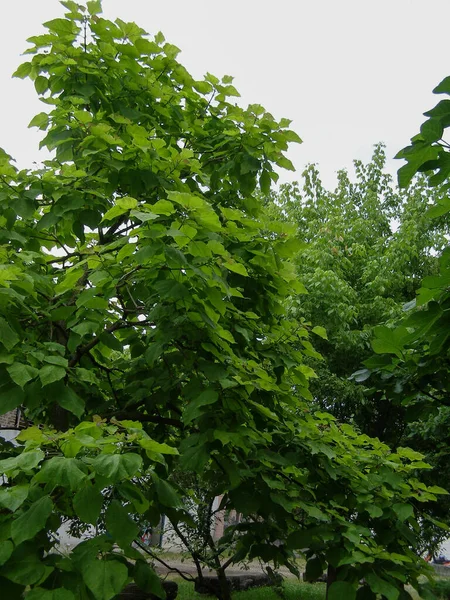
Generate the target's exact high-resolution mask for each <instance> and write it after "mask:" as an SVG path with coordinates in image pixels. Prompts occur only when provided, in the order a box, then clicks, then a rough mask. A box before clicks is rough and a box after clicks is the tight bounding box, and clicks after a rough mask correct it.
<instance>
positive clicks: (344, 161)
mask: <svg viewBox="0 0 450 600" xmlns="http://www.w3.org/2000/svg"><path fill="white" fill-rule="evenodd" d="M103 7H104V13H105V16H106V18H109V19H114V18H116V17H120V18H121V19H123V20H125V21H135V22H136V23H138V25H140V26H141V27H143V28H144V29H146V30H147V31H148V32H149V33H152V34H154V33H156V32H158V31H160V30H161V31H162V32H163V33H164V35H165V37H166V39H167V40H168V41H170V42H171V43H173V44H175V45H176V46H178V47H179V48H181V50H182V53H181V55H180V56H179V60H180V61H181V62H182V63H183V64H184V66H185V67H186V68H187V69H188V70H189V71H190V72H191V73H192V74H193V75H194V76H195V77H197V78H199V77H201V76H202V75H203V74H204V73H206V72H207V71H209V72H211V73H213V74H215V75H217V76H222V75H225V74H227V75H233V76H234V77H235V81H234V84H235V86H236V88H237V89H238V90H239V91H240V93H241V96H242V97H241V98H240V99H239V100H238V101H239V103H241V104H243V105H247V104H249V103H259V104H262V105H263V106H264V107H265V108H266V109H267V110H269V111H270V112H271V113H272V114H273V115H274V116H275V117H276V118H281V117H288V118H290V119H293V124H292V128H293V129H295V131H297V133H298V134H299V135H300V137H301V138H302V139H303V140H304V143H303V144H302V145H301V146H298V145H296V144H293V145H292V146H291V151H290V153H289V157H290V159H291V160H292V161H293V163H294V165H295V166H296V169H297V174H294V175H292V174H290V173H288V172H286V173H285V175H283V177H282V178H283V179H284V180H291V179H293V178H295V177H299V176H300V173H301V171H302V169H303V167H304V166H305V165H306V164H307V163H309V162H317V163H318V164H319V167H320V170H321V172H322V174H323V179H324V180H325V182H326V183H327V184H328V185H332V184H333V183H334V181H335V175H334V174H335V172H336V171H337V170H338V169H340V168H342V167H350V166H351V164H352V160H353V159H354V158H359V159H363V160H367V159H368V158H369V157H370V154H371V151H372V146H373V144H375V143H376V142H378V141H383V142H385V143H386V144H387V153H388V156H389V157H393V156H394V155H395V154H396V152H397V151H398V150H399V149H400V148H402V147H403V146H405V145H406V144H407V143H408V141H409V138H410V137H411V136H413V135H414V134H415V133H417V132H418V128H419V126H420V124H421V123H422V122H423V117H422V113H423V112H424V111H425V110H427V109H429V108H431V107H432V106H434V104H435V103H436V102H437V100H438V99H439V98H438V97H436V96H434V97H433V95H432V93H431V90H432V89H433V88H434V87H435V85H437V84H438V83H439V81H440V80H441V79H443V78H444V77H445V76H447V75H450V61H449V60H448V57H449V46H448V45H449V41H448V33H449V29H448V28H449V23H450V2H449V0H428V1H427V2H425V1H424V0H377V1H375V0H370V1H369V0H277V1H276V2H273V1H272V2H269V1H267V0H227V1H226V2H217V1H215V0H165V1H164V0H158V1H156V0H126V1H124V0H103ZM63 12H64V9H63V7H62V6H61V5H60V4H59V2H58V0H14V1H13V2H6V1H5V0H4V1H3V2H2V4H1V12H0V14H1V16H2V17H3V18H2V35H1V36H0V56H1V60H0V115H1V130H0V133H1V136H0V146H2V147H3V148H4V149H5V150H6V151H7V152H9V153H10V154H12V155H13V156H14V157H15V158H16V159H17V161H18V162H19V164H20V166H27V165H30V166H31V163H32V161H33V160H40V155H39V153H38V150H37V145H38V141H39V136H40V132H39V133H38V132H36V131H35V130H27V124H28V123H29V121H30V120H31V118H32V117H33V115H34V114H36V113H37V112H41V111H42V110H43V109H45V107H44V105H42V104H41V103H39V101H38V100H37V98H36V96H35V92H34V88H33V86H32V84H31V83H30V82H29V81H22V80H18V79H11V73H12V72H13V71H14V70H15V68H16V67H17V65H18V64H20V62H21V61H22V59H21V58H20V54H21V52H23V50H24V49H25V48H26V47H27V44H26V43H25V39H26V38H27V37H30V36H32V35H36V34H38V33H40V32H41V31H42V28H41V23H42V22H44V21H46V20H49V19H52V18H56V17H58V16H62V14H63ZM389 164H390V169H391V170H392V171H394V170H396V169H397V168H398V166H399V164H398V162H397V161H390V163H389Z"/></svg>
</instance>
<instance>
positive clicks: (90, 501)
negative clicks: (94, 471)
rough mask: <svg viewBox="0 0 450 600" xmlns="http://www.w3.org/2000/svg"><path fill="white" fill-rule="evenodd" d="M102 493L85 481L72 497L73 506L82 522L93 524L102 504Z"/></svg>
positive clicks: (96, 519)
mask: <svg viewBox="0 0 450 600" xmlns="http://www.w3.org/2000/svg"><path fill="white" fill-rule="evenodd" d="M103 500H104V498H103V495H102V494H101V492H100V491H99V490H98V489H97V488H96V487H95V486H93V485H92V484H91V483H88V482H87V483H86V484H85V486H84V487H82V488H81V489H79V491H78V492H77V493H76V494H75V496H74V498H73V508H74V510H75V513H76V515H77V517H78V518H79V519H81V520H82V521H83V522H84V523H90V524H91V525H95V524H96V523H97V521H98V518H99V516H100V511H101V509H102V506H103Z"/></svg>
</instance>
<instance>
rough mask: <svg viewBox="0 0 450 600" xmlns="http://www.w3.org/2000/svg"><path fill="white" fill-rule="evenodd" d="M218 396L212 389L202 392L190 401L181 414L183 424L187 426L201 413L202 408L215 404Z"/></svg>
mask: <svg viewBox="0 0 450 600" xmlns="http://www.w3.org/2000/svg"><path fill="white" fill-rule="evenodd" d="M218 399H219V394H218V393H217V392H216V390H213V389H212V388H210V389H208V390H204V391H203V392H201V393H200V394H199V395H198V396H197V397H196V398H194V399H192V400H191V401H190V402H189V404H188V406H187V408H186V409H185V410H184V413H183V422H184V423H185V424H186V425H187V424H188V423H190V422H191V421H193V420H194V419H196V418H197V417H199V416H200V415H201V413H202V410H201V409H202V408H203V407H204V406H208V405H209V404H215V403H216V402H217V400H218Z"/></svg>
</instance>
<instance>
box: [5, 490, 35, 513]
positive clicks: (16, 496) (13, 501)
mask: <svg viewBox="0 0 450 600" xmlns="http://www.w3.org/2000/svg"><path fill="white" fill-rule="evenodd" d="M29 489H30V486H29V485H28V484H23V485H14V486H12V487H2V488H0V506H1V507H3V508H7V509H8V510H10V511H12V512H15V511H16V510H17V509H18V508H19V507H20V506H22V504H23V503H24V502H25V500H26V499H27V496H28V491H29Z"/></svg>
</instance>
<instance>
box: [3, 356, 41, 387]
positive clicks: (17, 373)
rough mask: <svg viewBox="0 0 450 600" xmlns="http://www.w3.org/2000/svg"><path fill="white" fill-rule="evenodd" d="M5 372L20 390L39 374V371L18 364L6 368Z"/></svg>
mask: <svg viewBox="0 0 450 600" xmlns="http://www.w3.org/2000/svg"><path fill="white" fill-rule="evenodd" d="M6 370H7V371H8V373H9V376H10V377H11V379H12V380H13V381H14V383H17V385H19V386H20V387H21V388H23V386H24V385H25V384H26V383H28V382H29V381H31V380H32V379H34V378H35V377H36V376H37V374H38V373H39V369H36V368H35V367H31V366H30V365H25V364H23V363H20V362H15V363H13V364H12V365H11V366H9V367H6Z"/></svg>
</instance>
